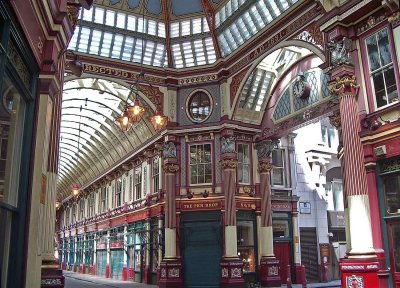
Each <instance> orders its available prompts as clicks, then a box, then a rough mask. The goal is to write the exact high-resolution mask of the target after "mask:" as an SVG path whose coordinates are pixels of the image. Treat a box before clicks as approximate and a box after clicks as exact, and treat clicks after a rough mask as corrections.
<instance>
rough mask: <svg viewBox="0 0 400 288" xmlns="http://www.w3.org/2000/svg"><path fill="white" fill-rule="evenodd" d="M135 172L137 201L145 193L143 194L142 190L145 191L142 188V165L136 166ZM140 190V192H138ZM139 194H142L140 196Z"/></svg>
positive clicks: (135, 198)
mask: <svg viewBox="0 0 400 288" xmlns="http://www.w3.org/2000/svg"><path fill="white" fill-rule="evenodd" d="M134 174H135V177H134V181H135V184H134V201H135V200H140V199H142V198H143V195H142V192H143V189H142V183H143V171H142V166H141V165H139V166H137V167H135V169H134ZM138 175H139V176H138ZM138 191H139V193H138ZM138 196H140V197H138Z"/></svg>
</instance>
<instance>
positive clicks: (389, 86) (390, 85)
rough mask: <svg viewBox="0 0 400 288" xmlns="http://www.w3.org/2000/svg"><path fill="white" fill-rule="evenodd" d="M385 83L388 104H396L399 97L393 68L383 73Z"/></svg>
mask: <svg viewBox="0 0 400 288" xmlns="http://www.w3.org/2000/svg"><path fill="white" fill-rule="evenodd" d="M384 74H385V82H386V90H387V91H386V93H387V96H388V100H389V104H390V103H394V102H397V101H398V100H399V95H398V92H397V86H396V76H395V74H394V70H393V66H391V67H390V68H388V69H387V70H385V71H384Z"/></svg>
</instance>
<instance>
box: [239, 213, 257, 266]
mask: <svg viewBox="0 0 400 288" xmlns="http://www.w3.org/2000/svg"><path fill="white" fill-rule="evenodd" d="M237 237H238V238H237V243H238V257H239V258H240V259H242V261H243V265H244V266H243V272H244V273H246V272H255V271H256V259H255V253H254V223H253V221H251V220H249V221H243V220H240V221H239V220H238V222H237Z"/></svg>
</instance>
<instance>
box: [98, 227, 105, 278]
mask: <svg viewBox="0 0 400 288" xmlns="http://www.w3.org/2000/svg"><path fill="white" fill-rule="evenodd" d="M97 237H98V238H97V243H96V244H97V246H96V275H98V276H101V277H106V270H107V241H108V239H107V233H104V232H103V233H101V234H98V236H97Z"/></svg>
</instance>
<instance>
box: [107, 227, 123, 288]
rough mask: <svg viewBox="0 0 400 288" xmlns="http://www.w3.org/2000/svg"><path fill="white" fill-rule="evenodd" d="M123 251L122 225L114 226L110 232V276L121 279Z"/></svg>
mask: <svg viewBox="0 0 400 288" xmlns="http://www.w3.org/2000/svg"><path fill="white" fill-rule="evenodd" d="M124 253H125V251H124V227H118V228H114V229H113V230H111V233H110V278H113V279H115V280H122V270H123V268H124Z"/></svg>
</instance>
